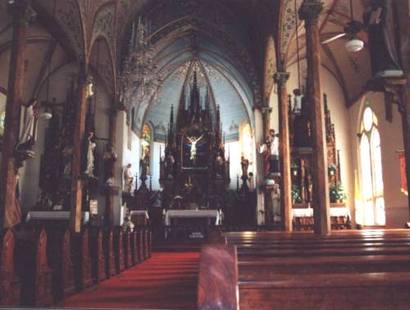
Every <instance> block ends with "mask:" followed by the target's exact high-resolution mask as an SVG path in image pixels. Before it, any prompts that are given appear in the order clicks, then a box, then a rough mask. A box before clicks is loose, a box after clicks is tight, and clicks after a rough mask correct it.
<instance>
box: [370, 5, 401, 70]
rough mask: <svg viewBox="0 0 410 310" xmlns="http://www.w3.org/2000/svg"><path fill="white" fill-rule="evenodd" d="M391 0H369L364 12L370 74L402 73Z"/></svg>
mask: <svg viewBox="0 0 410 310" xmlns="http://www.w3.org/2000/svg"><path fill="white" fill-rule="evenodd" d="M392 5H393V1H392V0H371V5H370V9H369V10H368V11H367V12H365V13H364V16H363V20H364V24H365V26H366V27H367V29H368V34H369V51H370V60H371V67H372V75H373V76H377V77H397V76H402V75H403V70H402V69H401V67H400V65H399V57H398V53H397V47H396V42H395V29H394V27H395V22H394V16H393V15H394V14H393V7H392Z"/></svg>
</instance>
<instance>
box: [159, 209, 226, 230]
mask: <svg viewBox="0 0 410 310" xmlns="http://www.w3.org/2000/svg"><path fill="white" fill-rule="evenodd" d="M222 217H223V213H222V211H220V210H167V211H165V212H164V224H165V226H170V225H171V219H172V218H214V219H215V222H214V224H215V226H219V225H222Z"/></svg>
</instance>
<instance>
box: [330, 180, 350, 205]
mask: <svg viewBox="0 0 410 310" xmlns="http://www.w3.org/2000/svg"><path fill="white" fill-rule="evenodd" d="M329 198H330V202H332V203H334V202H343V200H345V199H346V198H347V196H346V193H345V190H344V187H343V185H342V184H341V183H337V184H336V185H334V186H332V187H330V190H329Z"/></svg>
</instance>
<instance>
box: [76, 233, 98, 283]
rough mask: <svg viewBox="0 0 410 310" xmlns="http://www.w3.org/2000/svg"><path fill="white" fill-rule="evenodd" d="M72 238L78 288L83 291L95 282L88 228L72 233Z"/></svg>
mask: <svg viewBox="0 0 410 310" xmlns="http://www.w3.org/2000/svg"><path fill="white" fill-rule="evenodd" d="M71 240H72V247H71V250H72V252H71V254H72V257H73V262H74V277H75V281H76V288H77V290H78V291H81V290H83V289H85V288H87V287H90V286H92V285H93V283H94V281H93V277H92V267H91V266H92V262H91V256H90V244H89V233H88V229H87V228H83V229H82V232H81V233H79V234H72V236H71Z"/></svg>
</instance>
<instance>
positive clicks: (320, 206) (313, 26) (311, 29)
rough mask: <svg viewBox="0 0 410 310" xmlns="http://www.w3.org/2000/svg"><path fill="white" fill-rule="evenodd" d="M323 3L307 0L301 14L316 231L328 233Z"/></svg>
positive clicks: (301, 8)
mask: <svg viewBox="0 0 410 310" xmlns="http://www.w3.org/2000/svg"><path fill="white" fill-rule="evenodd" d="M322 9H323V4H322V3H321V2H320V1H319V0H304V1H303V3H302V6H301V7H300V9H299V17H300V18H301V19H302V20H304V21H305V30H306V59H307V71H308V78H307V81H308V83H307V98H308V100H309V103H310V104H311V107H312V117H311V122H312V136H313V170H312V172H313V207H314V219H315V227H314V231H315V233H316V234H321V235H326V234H329V233H330V231H331V227H330V203H329V193H328V191H329V186H328V176H327V150H326V137H325V126H324V107H323V103H322V100H321V99H322V92H321V87H320V66H321V61H320V40H319V26H318V21H319V14H320V12H321V11H322Z"/></svg>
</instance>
